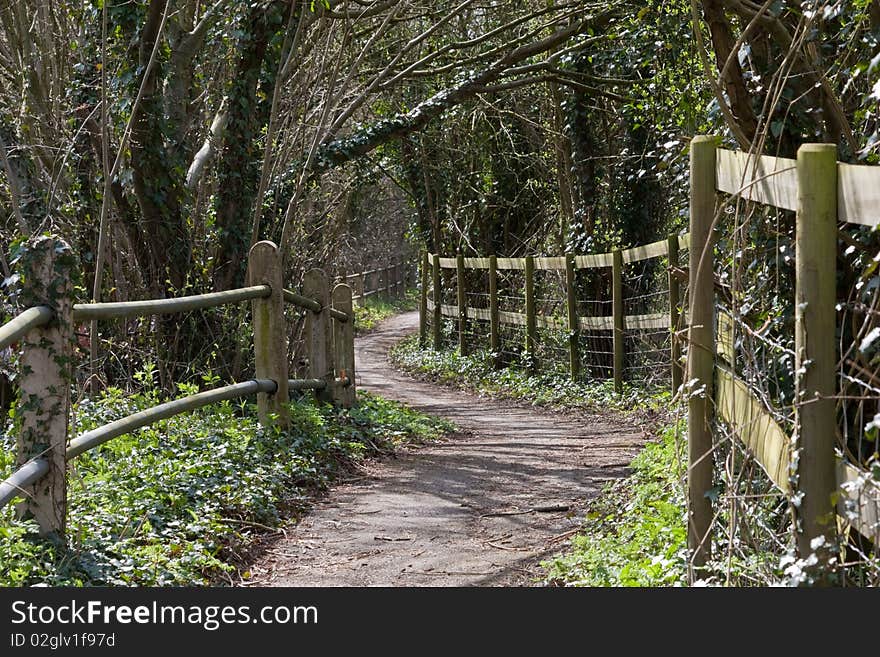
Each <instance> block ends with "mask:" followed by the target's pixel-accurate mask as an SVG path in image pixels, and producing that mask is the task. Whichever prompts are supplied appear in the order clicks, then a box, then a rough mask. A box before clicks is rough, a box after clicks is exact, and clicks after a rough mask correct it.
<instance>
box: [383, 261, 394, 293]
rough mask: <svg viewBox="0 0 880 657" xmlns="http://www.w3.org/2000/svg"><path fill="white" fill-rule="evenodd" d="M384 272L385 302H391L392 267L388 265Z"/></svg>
mask: <svg viewBox="0 0 880 657" xmlns="http://www.w3.org/2000/svg"><path fill="white" fill-rule="evenodd" d="M384 272H385V301H391V298H392V292H391V289H392V284H393V282H392V280H391V277H392V276H393V274H394V267H392V266H391V265H389V266H388V267H385V269H384Z"/></svg>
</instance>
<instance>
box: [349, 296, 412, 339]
mask: <svg viewBox="0 0 880 657" xmlns="http://www.w3.org/2000/svg"><path fill="white" fill-rule="evenodd" d="M418 305H419V295H418V292H417V291H416V290H407V291H406V293H405V294H404V295H403V296H402V297H401V298H399V299H391V300H388V299H380V298H379V295H373V296H370V297H367V299H366V302H365V303H364V304H356V305H355V307H354V329H355V332H357V333H358V334H359V335H360V334H364V333H369V332H370V331H372V330H373V329H374V328H376V325H378V324H379V323H380V322H382V321H383V320H386V319H388V318H389V317H391V316H392V315H396V314H397V313H401V312H405V311H408V310H415V309H416V308H418Z"/></svg>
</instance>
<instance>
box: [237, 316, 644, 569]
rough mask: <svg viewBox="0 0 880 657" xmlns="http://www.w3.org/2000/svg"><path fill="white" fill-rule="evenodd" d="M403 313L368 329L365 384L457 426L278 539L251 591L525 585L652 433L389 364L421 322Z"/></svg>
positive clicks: (361, 357) (360, 359)
mask: <svg viewBox="0 0 880 657" xmlns="http://www.w3.org/2000/svg"><path fill="white" fill-rule="evenodd" d="M417 327H418V314H417V313H407V314H404V315H398V316H396V317H393V318H391V319H389V320H387V321H386V322H384V323H383V324H382V325H381V326H380V327H379V328H378V330H376V331H375V332H373V333H370V334H369V335H366V336H363V337H361V338H358V340H357V344H356V350H357V363H358V372H357V377H358V388H360V389H364V390H369V391H370V392H374V393H377V394H379V395H382V396H383V397H386V398H389V399H395V400H398V401H401V402H404V403H406V404H408V405H409V406H411V407H413V408H415V409H417V410H419V411H422V412H423V413H427V414H430V415H435V416H441V417H444V418H446V419H448V420H451V421H452V422H454V423H455V424H456V426H457V427H459V432H458V433H455V434H453V435H452V436H450V437H448V438H447V439H446V440H444V441H442V442H439V443H432V444H429V445H425V446H416V447H412V448H405V449H402V450H400V451H398V453H397V454H396V455H395V456H394V457H393V458H391V459H386V460H382V461H375V462H371V463H369V464H368V465H367V466H366V468H365V469H364V472H363V473H362V475H361V476H356V477H353V478H352V479H350V480H348V482H346V483H340V484H338V485H336V486H334V487H333V488H331V490H330V491H329V492H328V494H327V495H325V496H323V497H322V498H321V499H320V500H318V501H317V502H316V504H315V507H314V508H313V509H312V510H311V511H310V512H309V513H308V515H306V516H305V517H304V518H303V519H302V520H301V521H300V522H299V523H298V524H297V525H296V526H295V527H292V528H290V529H288V530H287V531H286V535H285V536H284V537H279V538H278V539H277V540H275V541H273V542H272V543H271V544H269V545H267V546H266V548H265V551H264V553H263V554H262V556H260V557H259V558H258V559H257V560H256V562H255V563H253V565H252V567H251V573H252V578H251V579H250V580H249V581H248V582H247V585H251V586H498V585H501V586H514V585H531V584H534V583H535V582H536V581H537V580H538V578H540V576H541V568H540V566H539V562H540V561H541V560H542V559H546V558H547V557H549V556H551V555H553V554H554V553H557V552H559V551H561V550H562V549H564V548H565V546H566V544H567V538H568V536H569V535H570V534H571V533H573V532H574V530H576V529H577V527H578V526H579V525H580V522H581V518H582V517H583V512H584V507H585V504H586V502H587V500H589V498H591V497H593V496H595V495H596V494H597V493H598V492H599V491H600V490H601V488H602V486H603V484H604V483H605V482H606V481H608V480H609V479H614V478H618V477H621V476H624V475H625V474H626V466H627V464H628V463H629V461H630V460H631V459H632V457H633V456H634V455H635V454H636V453H637V451H638V449H639V448H640V447H641V445H642V444H643V443H644V436H643V435H642V433H641V431H640V430H638V429H637V428H635V427H634V426H631V425H628V424H626V423H625V422H624V421H622V420H621V419H620V418H619V417H618V416H617V415H615V414H613V413H609V414H607V415H593V414H587V413H583V412H581V413H578V414H570V415H562V414H558V413H552V412H549V411H543V410H540V409H535V408H532V407H529V406H524V405H517V404H512V403H508V402H504V401H496V400H490V399H486V398H484V397H480V396H477V395H474V394H470V393H468V392H463V391H458V390H454V389H452V388H448V387H442V386H437V385H434V384H431V383H427V382H422V381H418V380H415V379H413V378H411V377H409V376H407V375H405V374H402V373H400V372H397V371H396V370H394V369H393V368H392V367H391V365H390V364H389V363H388V360H387V354H388V351H389V349H390V348H391V347H392V346H393V345H394V344H395V343H396V342H397V341H398V340H400V339H402V338H403V337H405V336H406V335H408V334H410V333H412V332H413V331H415V330H417Z"/></svg>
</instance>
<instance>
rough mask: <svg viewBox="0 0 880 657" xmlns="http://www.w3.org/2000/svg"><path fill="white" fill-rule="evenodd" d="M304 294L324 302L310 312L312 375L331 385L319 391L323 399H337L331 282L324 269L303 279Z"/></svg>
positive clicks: (308, 332) (308, 345)
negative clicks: (335, 392)
mask: <svg viewBox="0 0 880 657" xmlns="http://www.w3.org/2000/svg"><path fill="white" fill-rule="evenodd" d="M303 296H306V297H309V298H310V299H314V300H315V301H317V302H318V303H320V304H321V311H320V312H317V313H316V312H312V311H309V312H307V313H306V331H305V346H306V353H307V354H308V356H309V378H311V379H323V380H324V381H325V382H326V383H327V386H326V387H325V388H324V389H323V390H316V391H315V397H317V398H318V399H319V400H320V401H326V402H332V401H333V387H334V379H335V368H334V364H333V332H332V329H331V326H330V313H329V312H328V309H329V307H330V283H329V281H328V280H327V274H325V273H324V272H323V270H321V269H310V270H309V271H307V272H306V275H305V277H304V278H303Z"/></svg>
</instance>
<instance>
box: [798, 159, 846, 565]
mask: <svg viewBox="0 0 880 657" xmlns="http://www.w3.org/2000/svg"><path fill="white" fill-rule="evenodd" d="M797 175H798V209H797V220H796V237H795V261H796V269H795V271H796V276H797V282H796V284H795V354H796V356H795V371H796V372H797V378H796V380H795V399H796V401H797V403H796V405H795V408H796V417H795V420H796V423H795V435H794V440H793V445H792V447H793V449H794V450H795V452H794V454H792V464H793V467H794V468H795V469H796V470H795V472H794V473H793V474H795V475H796V476H797V485H796V487H795V490H796V491H798V493H799V494H802V498H801V502H800V506H799V507H797V515H798V519H799V520H800V522H799V528H798V535H797V547H798V555H799V556H800V557H802V558H804V557H807V556H808V555H810V554H812V553H814V552H818V553H819V554H820V555H822V554H827V550H828V549H829V548H830V547H831V545H832V541H833V540H834V533H835V516H834V500H833V494H834V492H835V490H836V488H837V486H836V478H835V462H834V443H835V438H834V436H835V422H836V420H835V402H834V399H832V397H833V396H834V391H835V372H834V369H835V365H836V363H837V358H836V355H835V349H834V345H835V327H836V312H835V301H836V282H837V278H836V275H835V270H836V266H835V265H836V262H837V147H836V146H835V145H834V144H804V145H803V146H801V147H800V149H799V150H798V154H797ZM823 540H824V548H820V546H819V545H818V544H819V543H820V542H821V541H823Z"/></svg>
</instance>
